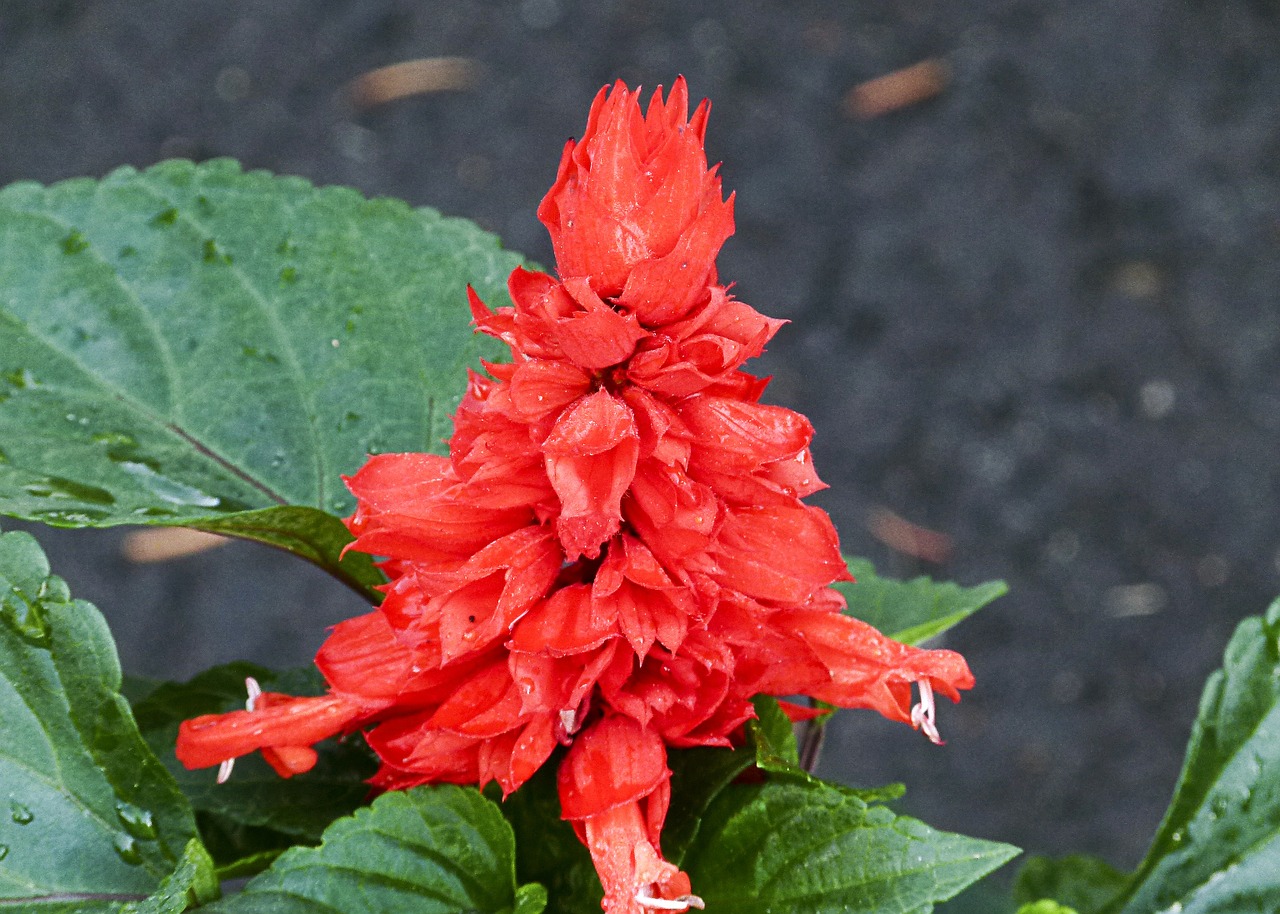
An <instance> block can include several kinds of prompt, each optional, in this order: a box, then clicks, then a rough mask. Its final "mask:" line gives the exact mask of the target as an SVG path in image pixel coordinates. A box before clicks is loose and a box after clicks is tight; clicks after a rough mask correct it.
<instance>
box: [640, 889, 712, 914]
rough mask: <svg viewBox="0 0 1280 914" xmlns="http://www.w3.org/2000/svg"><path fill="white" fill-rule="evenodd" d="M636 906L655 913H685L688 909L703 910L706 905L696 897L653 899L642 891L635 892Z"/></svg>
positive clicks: (683, 896)
mask: <svg viewBox="0 0 1280 914" xmlns="http://www.w3.org/2000/svg"><path fill="white" fill-rule="evenodd" d="M636 904H638V905H640V906H641V907H644V908H653V909H654V910H655V911H687V910H689V909H690V908H697V909H698V910H699V911H702V910H705V909H706V907H707V905H706V903H705V902H704V901H703V900H702V899H701V898H699V897H698V896H697V895H681V896H680V897H679V898H654V897H653V896H652V895H646V894H645V892H644V889H641V890H640V891H638V892H636Z"/></svg>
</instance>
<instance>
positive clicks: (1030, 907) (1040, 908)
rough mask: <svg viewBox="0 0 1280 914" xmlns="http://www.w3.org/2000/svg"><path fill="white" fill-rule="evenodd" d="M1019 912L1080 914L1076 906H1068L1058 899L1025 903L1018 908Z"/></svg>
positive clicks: (1029, 913)
mask: <svg viewBox="0 0 1280 914" xmlns="http://www.w3.org/2000/svg"><path fill="white" fill-rule="evenodd" d="M1018 914H1080V912H1078V911H1076V909H1075V908H1068V907H1066V906H1065V905H1060V904H1058V903H1057V902H1056V901H1049V900H1047V899H1046V900H1041V901H1033V902H1031V903H1030V904H1024V905H1023V906H1022V907H1020V908H1018Z"/></svg>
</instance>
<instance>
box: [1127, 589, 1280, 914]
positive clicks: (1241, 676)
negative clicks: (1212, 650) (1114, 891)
mask: <svg viewBox="0 0 1280 914" xmlns="http://www.w3.org/2000/svg"><path fill="white" fill-rule="evenodd" d="M1104 910H1105V911H1107V912H1114V911H1123V912H1124V914H1138V912H1149V911H1166V910H1168V911H1181V912H1182V914H1208V912H1215V914H1216V912H1237V911H1275V910H1280V600H1277V601H1276V602H1274V603H1272V604H1271V606H1270V607H1269V608H1268V609H1267V612H1266V616H1265V617H1257V616H1254V617H1252V618H1249V619H1245V620H1244V621H1243V622H1241V623H1240V625H1239V627H1237V629H1236V632H1235V634H1234V635H1233V636H1232V638H1231V642H1230V644H1228V645H1227V651H1226V657H1225V659H1224V661H1223V668H1222V669H1221V670H1218V671H1217V672H1216V673H1214V674H1213V675H1212V676H1210V677H1209V681H1208V683H1207V684H1206V685H1205V690H1204V694H1203V695H1202V696H1201V699H1200V711H1199V714H1198V716H1197V717H1196V722H1195V726H1194V727H1193V728H1192V731H1191V741H1190V744H1189V745H1188V747H1187V757H1186V760H1185V762H1184V763H1183V767H1182V774H1181V776H1180V777H1179V779H1178V786H1177V787H1176V788H1175V790H1174V795H1173V802H1172V804H1171V805H1170V807H1169V810H1168V812H1166V813H1165V817H1164V821H1163V822H1162V823H1161V824H1160V828H1159V830H1158V831H1157V832H1156V837H1155V840H1154V841H1153V843H1152V845H1151V849H1150V850H1149V851H1148V852H1147V856H1146V859H1145V860H1143V862H1142V864H1141V866H1139V867H1138V869H1137V871H1136V872H1135V873H1134V875H1133V877H1132V879H1131V881H1130V883H1129V886H1128V888H1127V889H1126V890H1125V891H1124V893H1123V894H1121V896H1120V897H1119V898H1117V899H1116V900H1114V901H1113V902H1111V903H1110V904H1108V905H1107V906H1106V908H1105V909H1104Z"/></svg>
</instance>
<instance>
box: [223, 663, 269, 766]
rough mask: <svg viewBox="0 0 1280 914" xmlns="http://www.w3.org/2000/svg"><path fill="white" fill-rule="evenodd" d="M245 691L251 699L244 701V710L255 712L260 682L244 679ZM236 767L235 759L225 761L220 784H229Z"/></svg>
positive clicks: (250, 678)
mask: <svg viewBox="0 0 1280 914" xmlns="http://www.w3.org/2000/svg"><path fill="white" fill-rule="evenodd" d="M244 690H245V691H246V692H248V693H249V697H248V698H246V699H245V701H244V709H245V710H246V711H254V710H255V709H256V706H257V704H258V699H259V698H261V697H262V686H260V685H258V680H256V679H254V678H253V677H252V676H246V677H245V678H244ZM235 767H236V760H235V759H233V758H229V759H223V761H222V764H220V765H219V766H218V783H219V784H225V783H227V778H229V777H231V769H233V768H235Z"/></svg>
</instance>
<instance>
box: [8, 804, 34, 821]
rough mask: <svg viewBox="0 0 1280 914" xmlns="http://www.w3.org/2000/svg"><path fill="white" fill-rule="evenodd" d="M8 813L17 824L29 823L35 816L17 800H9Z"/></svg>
mask: <svg viewBox="0 0 1280 914" xmlns="http://www.w3.org/2000/svg"><path fill="white" fill-rule="evenodd" d="M9 814H10V816H12V818H13V821H14V822H16V823H17V824H18V825H30V824H31V820H32V819H34V818H35V816H34V815H33V814H32V812H31V810H30V809H28V808H27V807H26V805H25V804H23V803H19V802H18V801H17V800H10V801H9Z"/></svg>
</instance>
